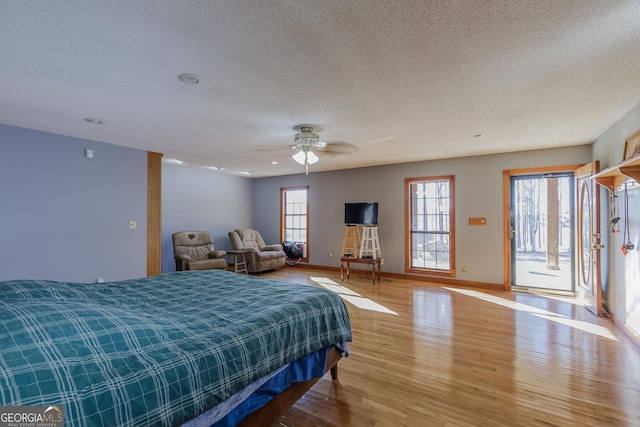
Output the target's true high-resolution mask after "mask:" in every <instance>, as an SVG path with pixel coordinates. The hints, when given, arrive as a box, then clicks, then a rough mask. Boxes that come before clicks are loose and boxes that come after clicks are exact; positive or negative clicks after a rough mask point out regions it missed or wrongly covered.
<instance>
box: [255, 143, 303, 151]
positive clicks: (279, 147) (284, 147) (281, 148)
mask: <svg viewBox="0 0 640 427" xmlns="http://www.w3.org/2000/svg"><path fill="white" fill-rule="evenodd" d="M295 149H296V147H295V146H293V145H282V144H280V145H261V146H259V147H257V148H256V151H292V150H295Z"/></svg>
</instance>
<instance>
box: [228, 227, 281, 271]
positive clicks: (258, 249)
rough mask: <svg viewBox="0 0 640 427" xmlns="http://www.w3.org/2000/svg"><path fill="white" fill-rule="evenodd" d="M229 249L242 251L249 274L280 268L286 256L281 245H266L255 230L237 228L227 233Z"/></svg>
mask: <svg viewBox="0 0 640 427" xmlns="http://www.w3.org/2000/svg"><path fill="white" fill-rule="evenodd" d="M229 240H230V241H231V247H232V248H233V249H235V250H239V251H244V252H246V253H245V260H246V261H247V269H248V270H249V273H261V272H263V271H267V270H273V269H275V268H279V267H282V266H283V265H284V264H285V262H286V259H287V255H286V254H285V253H284V251H283V250H282V245H280V244H274V245H267V244H265V243H264V239H263V238H262V236H261V235H260V233H259V232H258V231H257V230H253V229H251V228H239V229H237V230H233V231H230V232H229Z"/></svg>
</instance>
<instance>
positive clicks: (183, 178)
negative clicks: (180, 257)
mask: <svg viewBox="0 0 640 427" xmlns="http://www.w3.org/2000/svg"><path fill="white" fill-rule="evenodd" d="M251 186H252V184H251V179H249V178H245V177H239V176H233V175H228V174H226V173H223V172H220V171H215V170H210V169H205V168H201V167H195V166H189V165H185V164H182V165H178V164H172V163H168V162H166V161H165V162H163V164H162V272H163V273H166V272H170V271H175V270H176V268H175V262H174V260H173V244H172V242H171V235H172V234H173V233H175V232H178V231H188V230H202V231H208V232H209V233H211V237H212V238H213V243H214V246H215V248H216V249H230V245H229V237H228V233H229V231H231V230H235V229H236V228H241V227H251V225H252V224H251V210H252V209H251V207H252V204H251ZM278 209H279V208H278Z"/></svg>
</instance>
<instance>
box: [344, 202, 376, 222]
mask: <svg viewBox="0 0 640 427" xmlns="http://www.w3.org/2000/svg"><path fill="white" fill-rule="evenodd" d="M344 223H345V224H347V225H349V224H352V225H355V224H371V225H377V224H378V203H345V204H344Z"/></svg>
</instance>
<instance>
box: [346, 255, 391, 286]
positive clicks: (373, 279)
mask: <svg viewBox="0 0 640 427" xmlns="http://www.w3.org/2000/svg"><path fill="white" fill-rule="evenodd" d="M381 260H382V258H355V257H348V256H345V257H341V258H340V280H341V281H344V265H345V264H347V279H349V274H350V273H351V263H352V262H353V263H357V264H371V284H372V285H375V284H376V265H377V266H378V274H377V276H378V283H380V261H381Z"/></svg>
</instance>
